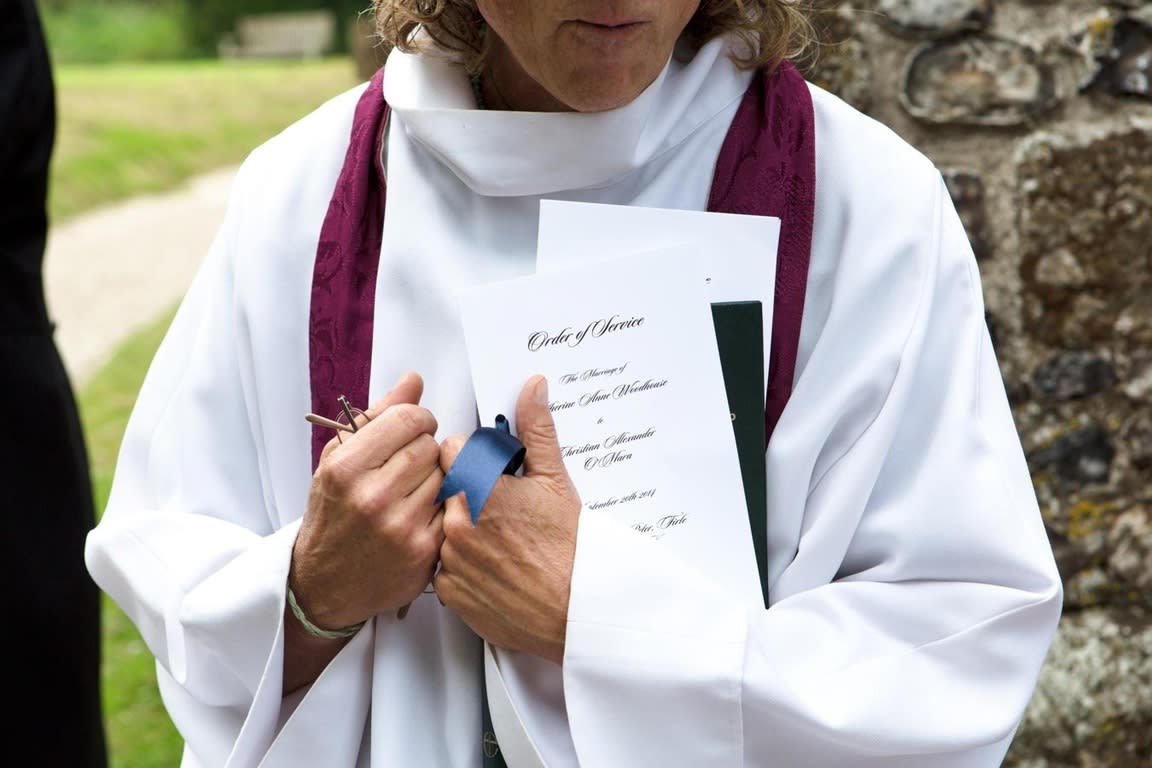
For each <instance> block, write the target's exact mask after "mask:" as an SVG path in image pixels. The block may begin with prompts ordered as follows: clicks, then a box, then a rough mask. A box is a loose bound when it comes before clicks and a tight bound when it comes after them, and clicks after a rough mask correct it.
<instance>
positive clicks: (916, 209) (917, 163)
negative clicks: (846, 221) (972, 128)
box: [809, 84, 942, 231]
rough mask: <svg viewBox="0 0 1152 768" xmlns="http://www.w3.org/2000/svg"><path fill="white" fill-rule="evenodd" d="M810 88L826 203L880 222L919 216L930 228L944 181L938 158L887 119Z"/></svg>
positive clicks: (822, 196)
mask: <svg viewBox="0 0 1152 768" xmlns="http://www.w3.org/2000/svg"><path fill="white" fill-rule="evenodd" d="M809 90H810V91H811V93H812V103H813V110H814V113H815V122H816V153H817V155H816V167H817V179H816V188H817V194H818V195H819V196H820V202H821V204H823V205H826V206H827V205H831V206H833V207H838V208H842V209H843V211H842V213H843V214H850V215H851V216H853V217H858V216H866V217H868V218H869V219H870V220H872V221H874V222H876V223H879V222H880V221H890V222H891V223H892V224H893V225H898V224H900V223H901V222H903V225H904V226H905V227H906V226H908V224H909V223H915V222H917V221H919V222H920V223H921V224H923V225H925V226H927V227H928V229H929V231H930V230H931V227H930V225H929V222H931V221H932V217H933V215H934V212H935V210H936V206H937V203H938V196H939V192H940V189H941V184H942V180H941V176H940V171H939V169H938V168H937V167H936V166H935V164H933V162H932V161H931V160H930V159H929V158H928V157H927V156H925V155H924V153H922V152H921V151H920V150H918V149H916V148H915V147H913V146H912V145H911V144H909V143H908V142H907V141H905V140H904V139H903V138H901V137H900V136H899V135H898V134H897V133H896V132H895V131H893V130H892V129H891V128H889V127H888V126H886V125H885V124H883V123H881V122H879V121H878V120H875V119H874V118H871V117H869V116H867V115H865V114H864V113H862V112H860V111H859V110H857V109H856V108H855V107H852V106H851V105H849V104H848V103H846V102H845V101H843V100H841V99H840V98H838V97H837V96H835V95H833V94H831V93H829V92H828V91H825V90H823V89H822V88H820V87H819V86H816V85H812V84H809ZM920 215H924V216H927V217H929V218H926V219H919V218H914V217H918V216H920Z"/></svg>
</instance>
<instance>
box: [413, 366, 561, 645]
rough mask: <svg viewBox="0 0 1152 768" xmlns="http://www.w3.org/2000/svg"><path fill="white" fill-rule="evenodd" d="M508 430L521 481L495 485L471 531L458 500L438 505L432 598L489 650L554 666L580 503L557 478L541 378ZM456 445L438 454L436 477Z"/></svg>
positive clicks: (528, 389)
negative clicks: (517, 451) (518, 450)
mask: <svg viewBox="0 0 1152 768" xmlns="http://www.w3.org/2000/svg"><path fill="white" fill-rule="evenodd" d="M516 429H517V437H518V438H519V439H520V441H521V442H522V443H524V447H525V448H526V449H527V453H526V455H525V459H524V473H523V475H522V476H521V477H514V476H511V475H505V476H503V477H501V478H500V480H499V481H497V483H496V487H495V488H494V489H493V490H492V494H491V495H490V496H489V497H488V501H487V503H486V504H485V505H484V511H483V514H482V515H481V516H480V520H479V522H478V523H477V524H476V526H475V527H473V525H472V518H471V516H470V514H469V510H468V504H467V502H466V501H465V498H464V495H463V494H457V495H456V496H454V497H452V498H450V499H448V501H447V502H446V503H445V505H444V544H443V546H442V547H441V549H440V571H439V573H438V574H437V575H436V579H435V586H436V594H437V595H438V596H439V598H440V602H442V603H443V604H444V605H446V606H447V607H449V608H451V609H452V610H454V611H455V612H456V613H457V614H458V615H459V616H460V618H461V619H463V620H464V621H465V623H467V624H468V626H470V627H471V628H472V630H473V631H474V632H476V634H478V635H480V636H481V637H483V638H484V639H485V640H487V641H488V642H490V643H492V644H493V645H496V646H498V647H501V648H508V649H510V650H515V651H523V652H525V653H530V654H533V655H535V656H540V657H542V658H545V659H551V660H552V661H554V662H556V663H557V664H559V663H561V662H562V661H563V659H564V636H565V633H566V630H567V623H568V597H569V593H570V592H571V587H572V562H573V559H574V558H575V556H576V527H577V523H578V521H579V518H580V508H581V502H580V497H579V495H578V494H577V492H576V487H575V486H574V485H573V484H572V479H571V478H570V477H569V476H568V471H567V470H566V469H565V468H564V460H563V458H562V456H561V453H560V445H559V442H558V440H557V437H556V425H555V422H554V421H553V420H552V412H551V411H550V410H549V409H548V383H547V381H546V380H545V379H544V377H543V376H535V377H533V378H532V379H530V380H529V381H528V383H527V384H525V386H524V389H523V390H522V391H521V393H520V398H519V400H518V401H517V403H516ZM464 440H465V438H464V437H451V438H448V439H447V440H445V441H444V443H443V444H442V445H441V448H440V466H441V468H442V469H443V470H444V471H445V472H447V471H448V468H449V467H451V466H452V462H453V461H455V459H456V456H457V454H459V453H460V449H461V447H462V446H463V445H464Z"/></svg>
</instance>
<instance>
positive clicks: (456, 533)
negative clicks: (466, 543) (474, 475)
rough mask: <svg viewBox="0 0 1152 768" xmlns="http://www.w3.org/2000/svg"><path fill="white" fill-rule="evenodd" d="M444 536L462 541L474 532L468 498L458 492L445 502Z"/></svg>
mask: <svg viewBox="0 0 1152 768" xmlns="http://www.w3.org/2000/svg"><path fill="white" fill-rule="evenodd" d="M443 525H444V538H445V539H446V540H448V541H454V542H460V541H463V540H464V539H465V537H467V536H468V535H469V534H470V533H471V532H472V515H471V513H469V511H468V499H467V498H466V497H465V496H464V494H463V493H458V494H456V495H455V496H453V497H451V498H449V499H448V500H447V501H445V502H444V522H443Z"/></svg>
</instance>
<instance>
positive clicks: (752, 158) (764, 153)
mask: <svg viewBox="0 0 1152 768" xmlns="http://www.w3.org/2000/svg"><path fill="white" fill-rule="evenodd" d="M383 79H384V71H383V70H382V69H381V70H379V71H378V72H377V73H376V75H375V77H373V78H372V81H371V82H370V83H369V84H368V88H367V90H365V91H364V95H363V96H361V98H360V102H359V103H358V104H357V105H356V113H355V116H354V117H353V120H352V135H351V139H350V141H349V146H348V152H347V155H346V156H345V159H344V167H343V169H342V170H341V172H340V177H339V179H338V180H337V182H336V189H335V191H334V192H333V194H332V202H331V203H330V204H329V207H328V214H327V215H326V216H325V218H324V225H323V228H322V229H321V231H320V244H319V247H318V248H317V251H316V265H315V268H314V272H313V278H312V306H311V315H310V319H309V328H308V347H309V349H308V359H309V369H310V375H311V383H312V411H313V413H319V414H327V415H329V416H332V417H335V416H337V414H336V413H334V412H333V407H334V404H335V403H336V398H337V397H339V396H340V395H346V396H347V397H348V399H349V400H350V401H351V402H352V403H356V404H366V403H367V402H368V378H369V374H370V369H371V365H372V323H373V318H374V312H375V301H376V273H377V268H378V266H379V260H380V242H381V238H382V237H383V231H384V201H385V197H386V194H387V188H386V185H385V181H384V180H385V174H384V169H383V168H382V167H381V165H380V162H381V148H382V143H383V139H384V128H385V126H386V125H387V120H388V114H389V109H388V104H387V103H385V101H384V89H383ZM815 204H816V129H815V125H814V118H813V112H812V96H811V94H810V93H809V91H808V86H807V84H806V83H805V82H804V79H803V78H802V77H801V76H800V73H799V72H797V71H796V68H795V67H794V66H793V65H792V64H791V63H789V62H784V63H783V64H782V65H781V66H780V67H779V68H777V70H776V71H775V72H774V73H772V74H766V73H764V72H760V73H758V74H757V75H756V77H755V78H754V79H753V81H752V84H751V85H750V86H749V88H748V90H747V92H746V93H745V94H744V99H743V101H742V102H741V104H740V107H739V108H738V109H737V111H736V116H735V118H733V120H732V125H731V127H730V128H729V130H728V135H727V137H726V138H725V140H724V144H723V146H722V147H721V149H720V155H719V158H718V159H717V161H716V172H715V174H714V177H713V181H712V192H711V195H710V196H709V198H708V210H710V211H718V212H723V213H743V214H754V215H759V216H776V217H778V218H779V219H780V220H781V230H780V248H779V252H778V256H777V263H776V297H775V306H774V310H773V316H772V347H771V354H770V357H769V360H767V361H765V362H766V364H767V365H768V372H769V373H768V392H767V401H766V407H765V411H764V423H765V427H766V430H765V435H766V436H767V438H766V439H770V438H771V436H772V432H773V430H774V429H775V427H776V423H777V422H778V421H779V420H780V415H781V414H782V413H783V412H784V406H785V404H786V403H787V402H788V397H789V395H791V394H792V381H793V378H794V377H795V373H796V351H797V348H798V346H799V343H800V320H801V317H802V315H803V313H804V295H805V290H806V288H807V280H808V261H809V257H810V254H811V250H812V219H813V212H814V208H815ZM330 437H331V433H330V431H328V430H326V429H325V428H323V427H313V428H312V467H313V469H315V468H316V465H317V464H318V463H319V461H320V452H321V451H322V450H323V449H324V445H325V443H327V442H328V440H329V438H330Z"/></svg>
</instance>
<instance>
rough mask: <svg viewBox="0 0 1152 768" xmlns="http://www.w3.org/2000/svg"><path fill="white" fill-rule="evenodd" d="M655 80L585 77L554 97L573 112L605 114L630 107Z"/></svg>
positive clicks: (605, 76)
mask: <svg viewBox="0 0 1152 768" xmlns="http://www.w3.org/2000/svg"><path fill="white" fill-rule="evenodd" d="M657 74H659V73H657ZM655 79H656V77H655V76H652V77H649V78H643V79H638V78H633V77H615V78H614V77H612V76H610V75H598V76H591V77H585V78H580V79H579V80H577V81H575V82H571V83H568V84H567V86H568V87H566V88H564V89H563V91H562V93H559V94H556V97H557V98H558V99H560V101H562V102H564V103H565V104H567V105H568V106H569V107H570V108H571V109H574V110H575V111H577V112H607V111H608V110H611V109H619V108H620V107H623V106H627V105H628V104H631V103H632V102H633V101H634V100H635V99H636V97H637V96H639V95H640V94H641V93H643V92H644V89H645V88H647V87H648V86H649V85H650V84H651V83H652V81H653V80H655Z"/></svg>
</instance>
